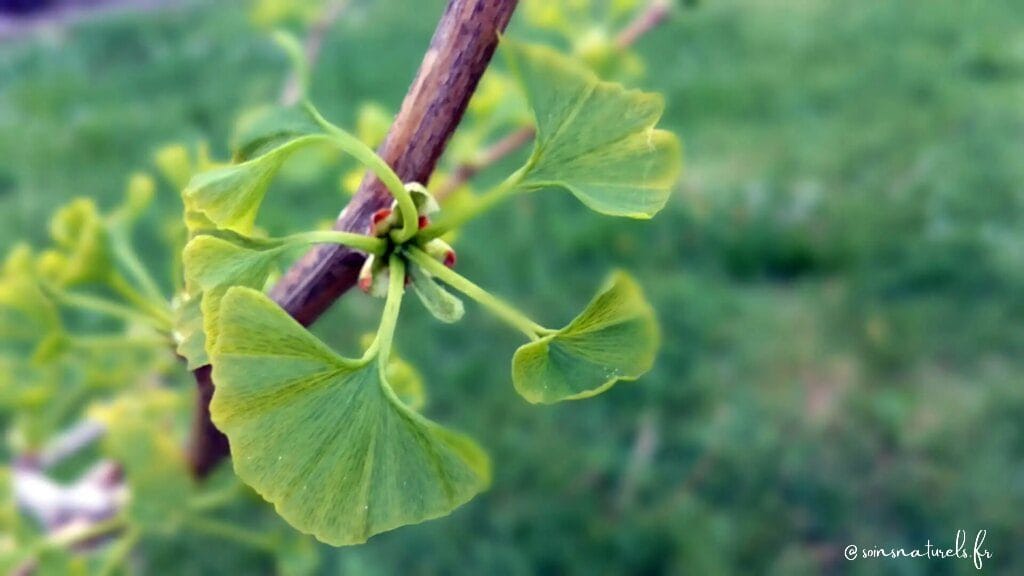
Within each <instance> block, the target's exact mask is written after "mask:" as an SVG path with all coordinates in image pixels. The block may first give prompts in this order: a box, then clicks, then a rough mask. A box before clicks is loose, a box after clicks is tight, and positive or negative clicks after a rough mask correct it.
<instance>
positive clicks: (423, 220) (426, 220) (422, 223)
mask: <svg viewBox="0 0 1024 576" xmlns="http://www.w3.org/2000/svg"><path fill="white" fill-rule="evenodd" d="M419 224H420V230H423V229H424V228H426V227H427V224H430V218H427V217H426V216H420V222H419Z"/></svg>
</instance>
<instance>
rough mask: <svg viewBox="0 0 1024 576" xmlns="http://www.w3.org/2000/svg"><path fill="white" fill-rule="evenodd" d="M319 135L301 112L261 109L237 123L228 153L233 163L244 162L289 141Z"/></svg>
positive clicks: (294, 107)
mask: <svg viewBox="0 0 1024 576" xmlns="http://www.w3.org/2000/svg"><path fill="white" fill-rule="evenodd" d="M319 131H320V129H319V127H318V126H317V125H316V123H314V122H313V120H312V119H311V118H310V117H309V114H308V113H307V112H306V111H305V110H304V109H302V108H299V107H296V106H260V107H258V108H254V109H252V110H250V111H248V112H247V113H245V114H244V115H243V116H242V117H241V118H240V119H239V120H238V123H237V124H236V126H235V132H234V134H233V136H232V138H231V149H232V150H233V155H234V159H235V161H237V162H244V161H246V160H250V159H252V158H254V157H256V156H259V155H260V154H263V153H265V152H269V151H270V150H272V149H273V148H275V147H276V146H279V145H280V144H282V143H284V142H286V141H288V140H291V139H293V138H297V137H299V136H303V135H306V134H313V133H316V132H319Z"/></svg>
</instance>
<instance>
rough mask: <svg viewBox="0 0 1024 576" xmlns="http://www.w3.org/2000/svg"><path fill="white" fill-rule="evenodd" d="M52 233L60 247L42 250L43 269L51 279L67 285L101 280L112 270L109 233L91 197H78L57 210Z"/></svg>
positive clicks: (51, 224) (52, 220) (41, 266)
mask: <svg viewBox="0 0 1024 576" xmlns="http://www.w3.org/2000/svg"><path fill="white" fill-rule="evenodd" d="M50 236H51V237H52V238H53V241H54V243H55V244H56V245H57V247H58V248H57V249H56V250H50V251H47V252H44V253H43V255H42V258H41V265H40V272H41V273H42V274H45V275H46V276H47V277H48V279H50V280H51V281H53V282H55V283H57V284H59V285H61V286H68V285H74V284H80V283H84V282H93V281H101V280H103V279H104V278H105V277H106V276H107V275H108V274H109V273H110V271H111V269H112V266H113V263H112V256H111V253H110V245H109V232H108V230H107V228H106V224H105V222H104V221H103V216H102V215H101V214H100V212H99V210H98V209H97V208H96V204H95V203H94V202H93V201H92V200H91V199H88V198H77V199H75V200H72V201H71V202H69V203H68V204H67V205H65V206H62V207H61V208H60V209H59V210H57V212H56V213H54V215H53V218H52V219H51V220H50ZM47 261H49V262H51V263H52V264H51V265H49V266H47V265H46V262H47Z"/></svg>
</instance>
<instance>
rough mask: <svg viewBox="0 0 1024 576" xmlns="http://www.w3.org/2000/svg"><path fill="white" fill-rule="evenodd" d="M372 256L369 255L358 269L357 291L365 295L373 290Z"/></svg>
mask: <svg viewBox="0 0 1024 576" xmlns="http://www.w3.org/2000/svg"><path fill="white" fill-rule="evenodd" d="M374 260H375V258H374V256H373V255H372V254H371V255H370V256H369V257H367V258H366V261H365V262H363V267H362V268H360V269H359V289H360V290H362V291H363V292H366V293H367V294H369V293H370V289H371V288H373V268H374V266H375V264H374Z"/></svg>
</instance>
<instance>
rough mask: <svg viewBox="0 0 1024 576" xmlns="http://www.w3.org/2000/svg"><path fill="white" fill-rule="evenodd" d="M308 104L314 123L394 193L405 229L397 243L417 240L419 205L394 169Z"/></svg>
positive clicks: (399, 233)
mask: <svg viewBox="0 0 1024 576" xmlns="http://www.w3.org/2000/svg"><path fill="white" fill-rule="evenodd" d="M305 104H306V111H307V112H309V114H310V115H311V116H312V117H313V120H314V121H315V122H316V123H317V124H319V125H320V127H321V128H323V129H324V130H326V131H327V132H328V133H329V134H330V135H331V136H333V137H334V141H335V143H336V144H337V145H338V147H339V148H341V149H342V150H343V151H345V152H347V153H348V154H351V155H352V156H353V157H354V158H355V159H356V160H358V161H359V162H360V163H362V164H363V165H364V166H366V167H367V168H369V169H370V170H371V171H372V172H373V173H374V174H376V176H377V178H378V179H379V180H380V181H381V182H382V183H383V184H384V186H386V187H387V189H388V191H389V192H391V195H392V196H394V197H395V200H396V201H397V202H398V209H399V211H400V212H401V214H402V229H401V230H400V231H399V232H398V234H397V237H396V238H395V240H397V241H398V242H404V241H406V240H408V239H409V238H412V237H413V236H415V235H416V232H417V230H418V229H419V216H418V214H417V213H416V204H414V203H413V201H412V196H410V195H409V191H408V190H406V189H405V184H403V183H402V179H401V178H399V177H398V175H397V174H395V171H394V170H392V169H391V166H389V165H388V163H387V162H385V161H384V160H383V159H382V158H381V157H380V156H378V155H377V153H376V152H374V151H373V149H371V148H370V147H369V146H367V145H366V144H363V142H362V140H360V139H358V138H356V137H355V136H353V135H351V134H349V133H348V132H346V131H345V130H342V129H341V128H339V127H337V126H335V125H334V124H331V123H330V122H329V121H328V120H327V119H326V118H324V117H323V116H322V115H321V114H320V112H319V111H318V110H317V109H316V108H314V107H313V105H312V104H310V103H309V102H306V103H305Z"/></svg>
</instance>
